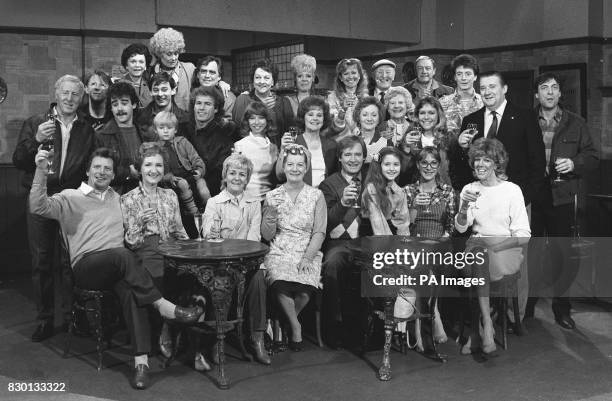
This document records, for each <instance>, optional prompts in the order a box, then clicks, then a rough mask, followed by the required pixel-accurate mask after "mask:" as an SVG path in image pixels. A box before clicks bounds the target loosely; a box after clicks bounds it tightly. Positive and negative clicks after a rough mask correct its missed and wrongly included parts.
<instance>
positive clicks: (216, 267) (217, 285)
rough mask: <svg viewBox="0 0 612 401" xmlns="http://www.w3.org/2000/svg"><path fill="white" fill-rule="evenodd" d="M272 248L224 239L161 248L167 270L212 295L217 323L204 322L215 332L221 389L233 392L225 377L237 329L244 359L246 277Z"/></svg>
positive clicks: (184, 241) (256, 243)
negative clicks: (231, 335) (230, 339)
mask: <svg viewBox="0 0 612 401" xmlns="http://www.w3.org/2000/svg"><path fill="white" fill-rule="evenodd" d="M268 250H269V248H268V247H267V246H266V245H264V244H262V243H260V242H256V241H248V240H240V239H224V240H223V241H222V242H208V241H198V240H174V241H168V242H166V243H164V244H160V245H159V252H160V253H161V254H162V255H163V256H164V259H165V266H166V268H167V269H174V270H176V272H177V273H184V274H188V275H190V276H192V277H193V278H195V279H196V280H197V281H198V283H199V284H200V285H201V286H202V287H204V288H205V289H206V290H208V291H209V293H210V295H211V299H212V303H213V307H214V312H215V313H214V314H215V316H214V318H215V319H214V320H207V321H205V322H203V324H204V325H206V326H209V327H211V328H214V330H215V332H216V335H217V346H218V353H219V371H218V382H217V383H218V386H219V388H222V389H227V388H229V380H228V379H227V377H226V376H225V333H226V332H228V331H230V330H233V329H234V328H236V329H237V332H238V337H239V342H240V347H241V351H242V354H243V356H246V350H245V349H244V345H243V338H242V320H243V319H242V304H243V298H244V282H245V274H246V272H248V271H251V270H257V269H259V266H260V265H261V264H262V263H263V259H264V256H265V255H266V254H267V253H268ZM234 291H236V294H237V297H238V299H237V302H236V303H235V305H236V319H234V320H231V321H228V320H227V319H228V314H229V312H230V307H231V305H232V295H233V294H234Z"/></svg>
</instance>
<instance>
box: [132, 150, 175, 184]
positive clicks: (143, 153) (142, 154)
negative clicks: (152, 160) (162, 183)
mask: <svg viewBox="0 0 612 401" xmlns="http://www.w3.org/2000/svg"><path fill="white" fill-rule="evenodd" d="M156 155H160V156H161V157H162V160H163V162H164V174H165V173H166V170H167V169H168V153H167V152H166V151H165V150H164V149H163V148H162V147H161V146H160V145H159V143H157V142H144V143H143V144H142V145H140V147H139V148H138V154H136V160H134V168H135V169H136V171H138V172H139V173H140V169H141V168H142V164H143V163H144V159H146V158H147V157H150V156H156ZM141 178H142V177H141Z"/></svg>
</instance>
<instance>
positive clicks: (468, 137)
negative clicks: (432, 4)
mask: <svg viewBox="0 0 612 401" xmlns="http://www.w3.org/2000/svg"><path fill="white" fill-rule="evenodd" d="M479 85H480V95H481V96H482V100H483V103H484V107H483V108H481V109H480V110H478V111H476V112H474V113H472V114H469V115H467V116H466V117H465V118H464V119H463V122H462V124H461V134H459V136H458V138H456V139H455V140H452V141H451V144H450V149H449V173H450V176H451V182H452V185H453V188H455V189H456V190H461V189H462V188H463V187H464V186H465V185H466V184H469V183H470V182H472V181H474V178H473V174H472V169H471V167H470V165H469V163H468V150H469V148H470V145H471V144H472V142H473V141H474V140H475V139H478V138H481V137H483V136H484V137H486V138H496V139H498V140H499V141H501V143H502V144H503V145H504V147H505V148H506V151H507V152H508V156H509V162H508V167H507V168H506V173H507V175H508V181H511V182H513V183H515V184H517V185H518V186H519V187H520V188H521V191H522V192H523V197H524V198H525V206H526V207H527V213H528V214H529V215H530V212H531V202H532V201H533V200H534V199H536V197H537V196H538V195H537V194H538V193H541V191H542V188H543V184H544V174H545V169H546V157H545V151H544V141H543V140H542V131H541V130H540V126H539V125H538V122H537V121H538V120H537V118H536V116H535V114H534V112H533V111H531V110H526V109H521V108H519V107H517V106H515V105H514V104H512V103H510V102H508V101H507V100H506V92H508V85H506V82H505V80H504V77H503V75H502V74H501V73H500V72H497V71H491V72H485V73H481V74H480V81H479ZM469 124H475V127H476V131H474V130H473V129H468V125H469ZM470 127H473V126H470ZM526 259H527V257H526V255H525V258H524V260H526ZM527 292H528V281H527V271H526V264H525V262H523V265H522V266H521V278H520V280H519V306H520V309H521V315H523V313H524V310H525V305H526V303H527V295H528V294H527Z"/></svg>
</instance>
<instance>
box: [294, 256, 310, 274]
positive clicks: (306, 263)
mask: <svg viewBox="0 0 612 401" xmlns="http://www.w3.org/2000/svg"><path fill="white" fill-rule="evenodd" d="M313 259H314V258H309V257H308V256H306V255H304V256H302V259H301V260H300V263H299V264H298V268H297V270H298V272H301V273H310V272H311V271H313V266H312V264H313Z"/></svg>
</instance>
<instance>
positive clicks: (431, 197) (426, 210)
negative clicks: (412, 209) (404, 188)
mask: <svg viewBox="0 0 612 401" xmlns="http://www.w3.org/2000/svg"><path fill="white" fill-rule="evenodd" d="M423 193H425V194H427V197H428V198H429V202H427V206H425V210H423V213H425V214H431V213H432V212H431V200H432V199H433V196H432V192H423Z"/></svg>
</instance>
